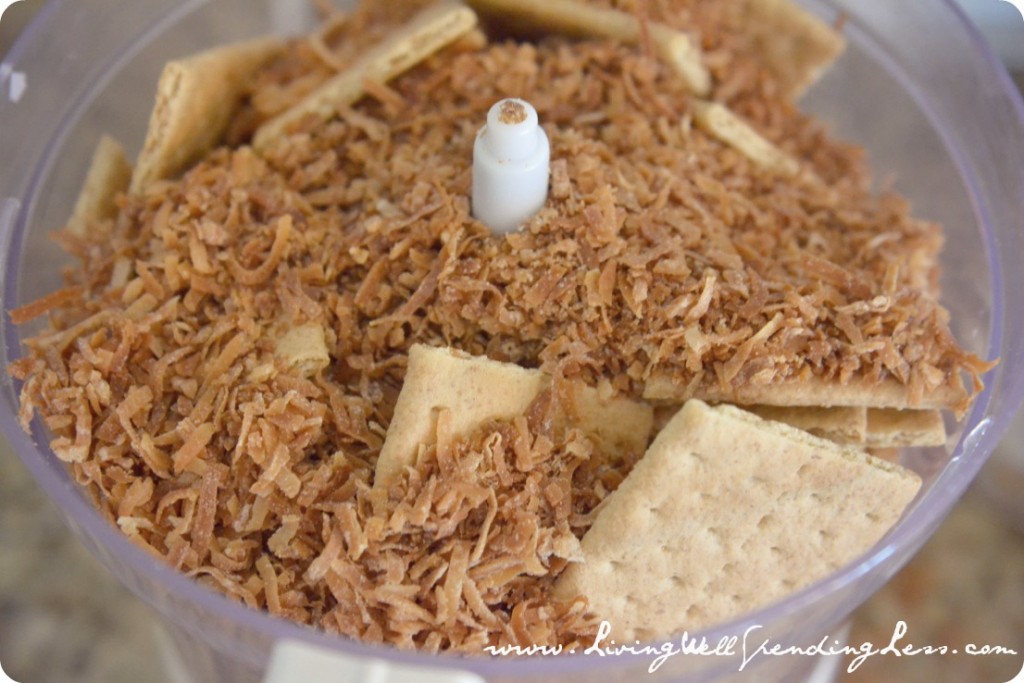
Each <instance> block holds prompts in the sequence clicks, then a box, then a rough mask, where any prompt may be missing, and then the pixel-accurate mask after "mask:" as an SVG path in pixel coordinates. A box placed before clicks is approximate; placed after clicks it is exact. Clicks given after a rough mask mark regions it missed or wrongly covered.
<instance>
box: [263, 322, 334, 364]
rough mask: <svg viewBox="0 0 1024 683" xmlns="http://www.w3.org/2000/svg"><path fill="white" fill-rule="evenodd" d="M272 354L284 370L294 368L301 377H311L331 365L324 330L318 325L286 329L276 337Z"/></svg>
mask: <svg viewBox="0 0 1024 683" xmlns="http://www.w3.org/2000/svg"><path fill="white" fill-rule="evenodd" d="M274 353H275V355H276V356H277V357H278V358H280V359H281V361H282V362H283V363H284V366H285V367H286V368H294V369H295V370H297V371H298V372H299V373H300V374H301V375H302V376H303V377H312V376H313V375H315V374H316V373H317V372H318V371H320V370H323V369H324V368H326V367H327V366H328V365H330V364H331V356H330V354H329V353H328V351H327V341H326V339H325V337H324V328H323V325H320V324H319V323H312V322H311V323H305V324H304V325H299V326H297V327H291V328H289V329H287V330H286V331H285V332H283V333H282V334H281V335H280V336H278V338H277V342H276V346H275V349H274Z"/></svg>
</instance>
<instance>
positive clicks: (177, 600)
mask: <svg viewBox="0 0 1024 683" xmlns="http://www.w3.org/2000/svg"><path fill="white" fill-rule="evenodd" d="M801 4H802V5H803V6H804V7H806V8H807V9H809V10H810V11H812V12H814V13H815V14H817V15H819V16H821V17H823V18H825V19H826V20H827V21H830V22H838V23H839V24H840V25H842V27H843V28H842V30H843V33H844V34H845V36H846V37H847V39H848V42H849V46H848V48H847V51H846V53H845V54H844V56H843V57H842V58H841V59H840V60H839V62H838V63H837V64H836V65H835V66H834V67H833V68H832V69H831V70H830V71H829V72H828V73H827V74H826V75H825V77H824V78H823V80H822V81H821V82H820V83H819V84H817V85H816V86H815V87H814V88H813V89H812V90H811V91H810V92H809V93H808V94H807V95H806V96H805V97H804V99H803V100H802V102H801V107H802V108H803V109H804V110H805V111H807V112H809V113H811V114H813V115H815V116H817V117H818V118H819V119H820V120H822V121H824V122H825V124H826V125H827V126H828V127H829V128H830V129H831V131H832V133H833V135H835V136H836V137H838V138H840V139H844V140H848V141H851V142H854V143H857V144H859V145H861V146H863V147H864V148H866V149H867V151H868V155H869V162H870V165H871V167H872V170H873V172H874V175H875V177H876V178H877V179H878V180H879V183H880V186H884V187H891V188H893V189H895V190H897V191H898V192H900V193H901V194H903V195H905V196H907V197H908V198H909V199H910V200H911V202H912V204H913V208H914V213H915V214H916V215H918V216H920V217H923V218H926V219H930V220H935V221H937V222H940V223H942V224H943V226H944V227H945V235H946V246H945V249H944V251H943V254H942V269H943V276H942V302H943V304H944V305H945V306H946V307H947V308H948V309H949V310H950V313H951V326H952V330H953V333H954V334H955V335H956V337H957V339H958V340H959V341H960V343H961V344H962V345H963V346H964V347H965V348H967V349H968V350H969V351H972V352H974V353H976V354H978V355H979V356H981V357H983V358H999V359H1000V362H999V365H998V366H997V367H996V368H995V369H994V370H993V371H992V372H990V373H989V374H988V375H987V376H986V387H985V389H984V391H983V392H982V393H981V394H979V396H978V397H977V399H976V401H975V402H974V405H973V407H972V408H971V410H970V412H969V413H968V414H967V415H966V416H965V417H964V419H963V420H962V421H960V422H959V423H956V422H953V421H952V420H951V419H950V420H949V421H948V423H947V428H948V432H949V440H948V442H947V445H946V446H945V447H944V448H932V449H914V450H908V451H906V453H905V455H904V461H903V462H904V464H906V465H907V466H909V467H911V468H912V469H914V470H915V471H917V472H918V473H919V474H920V475H921V477H922V479H923V481H924V485H923V488H922V491H921V493H920V494H919V495H918V497H917V499H916V500H915V502H914V503H912V504H911V506H910V508H909V509H908V510H907V512H906V514H905V515H904V517H903V519H902V520H901V521H900V522H899V523H898V524H897V525H896V527H894V528H893V529H892V531H891V532H890V533H889V534H888V535H887V536H886V537H885V538H884V539H883V540H882V541H881V542H880V543H879V544H878V545H877V546H875V547H874V548H873V549H872V550H871V551H870V552H869V553H867V554H866V555H864V556H863V557H861V558H860V559H858V560H857V561H855V562H854V563H852V564H850V565H848V566H846V567H844V568H843V569H842V570H841V571H839V572H837V573H835V574H833V575H831V576H829V577H827V578H825V579H823V580H821V581H818V582H816V583H814V584H812V585H810V586H808V587H807V588H805V589H803V590H801V591H799V592H797V593H795V594H793V595H790V596H789V597H787V598H785V599H784V600H782V601H780V602H777V603H775V604H771V605H768V606H766V607H765V608H763V609H760V610H758V611H756V612H754V613H750V614H746V615H743V616H742V617H740V618H738V619H735V620H733V621H731V622H729V623H725V624H720V625H718V626H716V627H714V628H711V629H708V630H707V631H705V632H702V633H693V634H687V635H688V638H689V640H690V641H700V640H701V639H705V640H706V642H707V643H709V644H710V646H709V647H710V649H714V647H715V645H717V644H718V643H720V642H722V641H723V639H726V640H728V639H730V638H733V637H737V638H738V639H739V640H738V641H737V644H736V646H735V647H733V648H722V649H719V650H718V651H716V652H715V653H713V654H703V655H701V654H692V653H689V654H688V653H685V652H684V653H681V654H678V655H676V656H671V657H668V658H667V659H665V661H664V662H663V663H662V664H661V666H659V667H657V669H656V670H655V671H653V672H651V671H649V670H650V669H651V668H652V666H651V665H652V662H653V660H654V659H655V657H656V655H652V654H651V652H650V651H642V652H639V653H635V654H629V653H624V654H619V655H610V654H605V655H604V656H601V655H599V654H597V653H590V654H582V653H578V654H575V655H568V656H557V657H554V656H551V657H548V656H536V657H521V658H516V657H500V656H495V657H484V656H481V657H458V656H454V655H445V654H440V655H427V654H420V653H415V652H404V651H397V650H393V649H388V648H383V647H376V646H371V645H366V644H362V643H357V642H354V641H351V640H346V639H343V638H340V637H337V636H332V635H328V634H325V633H321V632H318V631H315V630H312V629H310V628H307V627H302V626H299V625H296V624H293V623H290V622H286V621H283V620H280V619H277V618H274V617H272V616H270V615H269V614H266V613H262V612H257V611H254V610H251V609H249V608H246V607H244V606H242V605H240V604H238V603H236V602H233V601H231V600H230V599H228V598H226V597H224V596H222V595H220V594H215V593H213V592H211V591H210V590H208V589H206V588H204V587H202V586H200V585H199V584H197V583H194V582H193V581H192V580H190V579H189V578H188V577H186V576H184V575H182V574H179V573H177V572H175V571H174V570H172V569H171V568H170V567H169V566H167V565H165V564H163V563H162V562H161V561H160V560H158V559H156V558H154V557H151V556H150V555H147V554H146V553H144V552H143V551H142V550H140V549H139V548H138V547H136V546H135V545H133V544H132V543H131V542H130V541H129V540H128V539H127V538H125V537H124V536H123V535H122V534H121V532H120V531H119V530H118V529H117V528H115V527H114V526H113V525H111V524H109V523H108V522H107V521H105V520H104V519H102V518H101V517H100V515H99V514H98V513H97V512H96V511H95V510H94V508H93V506H92V504H91V502H90V501H89V500H88V499H87V498H86V496H85V495H84V494H83V492H82V491H81V490H80V489H79V488H78V487H77V485H76V484H75V483H74V481H72V479H71V478H70V477H69V476H68V474H67V472H66V470H65V468H64V465H63V464H62V463H61V462H60V461H59V460H58V459H57V458H56V457H55V456H54V455H53V454H52V453H51V452H50V450H49V449H48V447H47V443H48V440H49V439H48V437H47V435H46V433H45V431H44V430H43V428H42V427H41V426H40V425H39V424H35V425H34V426H33V432H32V434H25V433H24V432H22V431H21V429H20V427H19V425H18V420H17V414H18V400H17V395H18V386H17V385H16V383H15V382H13V381H12V380H11V379H10V378H9V377H8V376H7V375H6V373H4V374H3V376H2V379H0V428H2V429H3V432H4V435H5V436H6V437H7V439H8V440H9V441H10V443H11V446H12V448H13V449H14V451H15V452H16V453H17V454H18V455H19V456H20V458H21V459H22V460H23V462H24V463H25V465H26V466H27V467H28V469H29V470H30V471H31V472H32V474H33V475H34V476H35V478H36V480H37V481H38V482H39V484H40V485H41V487H42V488H43V489H44V491H45V492H46V493H47V495H48V496H49V497H50V498H51V499H52V500H53V501H54V502H55V504H56V505H57V506H58V507H59V508H60V510H61V512H62V513H63V515H64V517H65V519H66V521H67V523H68V525H69V526H70V528H71V529H72V530H73V532H74V533H75V535H76V536H77V537H78V538H79V539H80V540H81V542H82V543H83V544H84V545H86V546H87V547H88V549H89V550H90V551H91V552H92V553H93V554H94V555H95V556H96V557H97V558H98V559H99V560H100V562H101V563H102V564H103V565H104V566H105V567H106V568H107V569H108V570H109V571H110V572H111V573H112V574H114V575H115V576H116V577H117V578H118V579H119V580H120V581H122V582H123V583H124V584H125V585H127V586H128V587H129V588H130V589H131V590H132V591H133V592H134V593H135V594H136V595H138V596H139V597H140V598H141V599H142V600H144V601H145V602H147V603H148V604H149V605H150V606H151V607H152V608H153V609H154V611H155V613H156V614H158V615H159V617H160V618H159V627H160V629H161V631H162V632H163V633H164V634H165V636H166V638H165V639H164V642H165V649H166V651H167V655H168V662H169V666H170V669H169V671H170V673H171V675H172V676H173V677H175V678H177V679H179V680H181V681H183V682H184V681H196V682H205V681H225V682H227V683H234V682H238V683H257V682H259V681H262V680H270V681H273V683H280V682H282V681H287V680H296V681H298V680H303V681H317V680H325V681H326V680H338V681H341V680H357V681H360V680H365V681H369V680H373V681H399V680H412V679H411V678H410V676H412V677H414V678H419V679H420V680H424V681H426V680H431V681H433V680H444V681H480V680H486V681H495V682H498V681H502V682H504V681H508V682H511V681H604V680H650V681H686V682H693V683H695V682H698V681H732V680H757V681H773V680H779V681H783V680H784V681H805V680H806V681H810V680H813V681H815V683H817V682H818V681H828V680H830V679H831V678H832V677H833V676H834V673H835V672H836V671H837V670H838V669H839V668H841V667H842V666H843V664H844V662H843V660H844V658H843V657H841V656H835V655H827V656H812V655H811V654H797V653H796V650H791V652H792V653H791V654H788V655H772V654H769V653H762V654H758V655H754V656H749V655H750V654H751V652H749V651H748V652H747V653H744V652H743V649H742V647H741V645H740V643H741V642H742V640H743V637H744V635H745V634H746V635H747V636H748V637H749V640H748V641H747V643H746V645H747V648H748V650H749V649H750V648H754V647H756V646H757V645H760V644H761V643H762V642H763V641H766V640H767V641H769V642H770V643H771V644H778V645H779V646H780V647H781V648H783V649H785V648H800V649H802V650H804V651H806V652H808V653H810V652H812V650H813V648H812V646H813V645H815V644H819V643H821V642H825V643H826V644H827V645H831V644H832V643H835V648H839V647H841V646H842V644H843V643H844V635H843V633H844V624H845V622H846V620H847V618H848V617H849V615H850V613H851V612H852V611H853V610H854V609H855V608H856V607H857V606H858V605H860V604H861V603H862V602H864V601H865V600H866V599H867V598H868V597H870V596H871V595H872V594H873V593H874V592H875V591H877V590H878V589H879V588H880V587H881V586H882V585H883V584H884V583H885V582H886V581H888V580H889V579H890V578H891V577H892V576H893V575H894V574H895V573H896V571H897V570H898V569H899V568H900V567H902V566H903V564H905V563H906V562H907V561H908V560H909V558H910V557H911V556H912V555H913V554H914V553H915V552H916V551H917V550H918V549H919V548H920V546H921V545H922V544H923V543H924V542H925V541H926V540H927V538H928V537H929V536H930V535H931V534H932V533H933V532H934V530H935V529H936V528H937V527H938V525H939V524H940V523H941V521H942V520H943V519H944V517H945V516H946V514H947V513H948V512H949V511H950V509H951V508H952V506H953V505H954V504H955V503H956V501H957V500H958V499H959V497H960V496H961V495H962V494H963V493H964V491H965V489H966V488H967V486H968V485H969V484H970V482H971V481H972V480H973V479H974V478H975V476H976V475H977V474H978V471H979V470H980V468H981V466H982V465H983V464H984V462H985V460H986V459H987V458H988V456H989V455H990V454H991V452H992V451H993V449H994V448H995V447H996V444H997V443H998V442H999V440H1000V438H1001V436H1002V435H1003V433H1004V432H1005V431H1006V430H1007V428H1008V427H1009V425H1010V422H1011V419H1012V418H1013V416H1014V414H1015V413H1016V411H1017V408H1018V406H1019V404H1020V402H1021V399H1022V398H1024V307H1021V306H1019V305H1017V301H1016V296H1017V295H1018V293H1019V292H1021V291H1024V269H1022V268H1021V267H1020V265H1019V261H1020V257H1021V255H1022V254H1024V105H1022V103H1021V99H1020V96H1019V94H1018V93H1017V91H1016V89H1015V87H1014V85H1013V83H1012V82H1011V81H1010V79H1009V77H1008V75H1007V74H1006V71H1005V69H1004V68H1003V67H1002V66H1001V65H1000V64H999V62H998V60H997V59H996V58H995V56H994V55H993V54H992V52H991V51H990V49H989V48H988V47H987V46H986V44H985V42H984V41H983V39H982V38H981V36H980V34H979V33H978V32H977V30H976V29H975V28H973V26H972V25H971V24H970V23H969V22H968V21H967V20H966V18H965V16H964V15H963V14H962V12H961V10H960V9H959V8H958V7H957V5H955V4H954V3H953V2H952V1H951V0H945V1H943V2H937V1H936V0H904V1H903V2H900V3H894V2H892V1H891V0H806V1H805V2H801ZM314 20H315V12H314V11H313V6H312V3H311V2H309V3H307V2H304V1H302V0H296V1H292V0H265V1H264V0H259V1H257V0H217V1H216V2H212V1H204V0H187V1H181V0H147V2H137V3H125V2H119V1H118V0H88V1H86V2H83V1H82V0H51V2H49V3H48V4H47V5H46V6H45V8H44V9H43V10H42V12H41V13H40V14H39V16H38V17H37V18H36V20H35V22H34V23H33V24H32V25H31V27H30V28H29V29H28V30H27V31H26V32H25V33H24V34H23V36H22V37H21V39H20V40H19V41H18V43H17V44H16V45H15V47H14V48H13V49H12V50H11V52H10V53H9V55H8V59H7V61H5V62H4V63H3V64H2V65H0V131H2V132H0V158H2V159H4V164H3V165H2V167H0V258H2V264H3V265H2V280H3V282H2V290H0V304H2V307H3V309H4V310H5V311H7V310H10V309H13V308H15V307H17V306H19V305H21V304H24V303H25V302H28V301H32V300H34V299H36V298H38V297H39V296H41V295H43V294H46V293H47V292H50V291H52V290H53V289H55V288H57V287H58V286H59V285H60V282H61V281H60V266H62V265H64V264H67V263H69V258H68V257H67V256H66V255H64V254H63V253H62V252H61V251H60V250H59V248H58V247H57V246H56V245H55V244H54V243H52V242H51V241H50V240H49V239H48V238H47V233H48V232H49V231H51V230H54V229H57V228H59V227H61V226H62V225H63V224H64V222H65V221H66V219H67V217H68V215H69V213H70V210H71V207H72V204H73V202H74V198H75V196H76V194H77V192H78V189H79V187H80V184H81V181H82V177H83V175H84V172H85V169H86V167H87V165H88V159H89V157H90V155H91V152H92V150H93V148H94V147H95V144H96V142H97V140H98V139H99V136H100V135H101V134H103V133H111V134H113V135H115V136H116V137H117V138H118V139H119V140H120V141H122V142H123V143H124V144H125V146H126V148H127V149H128V150H130V151H132V152H134V151H137V150H138V149H139V147H140V146H141V142H142V139H143V136H144V134H145V128H146V125H147V122H148V117H149V112H150V108H151V107H152V100H153V94H154V91H155V84H156V80H157V77H158V75H159V72H160V70H161V68H162V66H163V65H164V64H165V63H166V62H167V61H168V60H170V59H174V58H177V57H181V56H184V55H188V54H191V53H194V52H197V51H200V50H202V49H204V48H208V47H211V46H214V45H219V44H223V43H227V42H231V41H235V40H240V39H244V38H248V37H252V36H257V35H263V34H266V33H278V34H292V33H296V32H301V31H304V30H308V29H309V28H311V27H312V25H313V22H314ZM467 163H468V161H467ZM37 325H38V324H37ZM37 330H38V326H33V325H26V326H21V327H17V326H14V325H12V324H11V322H10V320H9V318H8V317H7V316H6V315H4V316H3V318H2V319H0V340H2V341H0V363H2V364H3V365H4V366H5V367H6V365H7V364H8V363H9V362H11V361H12V360H14V359H16V358H18V357H19V356H20V355H21V350H20V348H21V347H20V345H21V340H22V339H24V338H26V337H28V336H30V335H31V334H32V333H33V332H35V331H37ZM826 637H827V638H826ZM823 639H824V640H823ZM674 642H675V643H676V644H677V645H678V644H679V639H678V638H677V639H676V640H675V641H674ZM852 645H853V646H858V645H859V644H857V643H853V644H852ZM884 645H885V644H884V643H882V644H879V646H884ZM662 646H663V644H661V643H657V644H650V648H651V649H657V648H659V647H662ZM268 666H270V667H271V669H270V670H269V671H268ZM317 676H323V677H321V678H317ZM328 676H333V677H330V678H329V677H328Z"/></svg>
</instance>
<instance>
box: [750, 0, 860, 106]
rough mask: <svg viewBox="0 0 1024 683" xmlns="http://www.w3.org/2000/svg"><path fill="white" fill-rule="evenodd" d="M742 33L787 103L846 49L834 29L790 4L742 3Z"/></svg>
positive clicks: (773, 0)
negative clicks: (787, 99) (776, 82)
mask: <svg viewBox="0 0 1024 683" xmlns="http://www.w3.org/2000/svg"><path fill="white" fill-rule="evenodd" d="M741 4H742V9H741V12H740V16H742V17H743V18H744V21H743V25H742V27H741V29H742V32H743V33H744V34H745V35H746V36H747V37H748V38H749V40H750V41H751V47H752V48H753V50H754V51H755V52H756V54H757V55H758V59H759V61H760V62H761V64H763V65H764V66H765V67H766V68H767V69H768V71H770V72H771V73H772V74H773V75H774V76H775V78H776V80H777V81H778V83H779V87H780V88H781V90H782V94H783V95H784V96H785V97H788V98H790V99H794V100H795V99H799V98H800V96H801V95H803V94H804V92H805V91H806V90H807V89H808V88H809V87H810V86H811V85H813V84H814V83H815V82H817V81H818V79H819V78H821V76H822V75H823V74H824V73H825V72H826V71H827V70H828V68H829V67H830V66H831V65H832V64H833V63H834V62H835V60H836V59H838V58H839V56H840V55H841V54H842V53H843V51H844V50H845V49H846V40H845V39H844V38H843V36H842V34H840V33H839V32H838V31H836V30H835V29H834V28H832V27H831V26H829V25H828V24H826V23H825V22H823V21H821V20H820V19H818V18H817V17H816V16H814V15H813V14H811V13H809V12H807V11H806V10H804V9H802V8H801V7H800V6H798V5H797V4H796V3H795V2H793V1H792V0H744V1H743V2H742V3H741Z"/></svg>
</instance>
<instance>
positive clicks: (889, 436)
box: [865, 408, 946, 448]
mask: <svg viewBox="0 0 1024 683" xmlns="http://www.w3.org/2000/svg"><path fill="white" fill-rule="evenodd" d="M867 427H868V430H867V437H866V439H865V443H866V444H867V445H868V446H871V447H872V448H901V447H904V446H945V445H946V425H945V422H944V421H943V419H942V413H941V412H940V411H938V410H878V409H874V408H872V409H869V410H868V411H867Z"/></svg>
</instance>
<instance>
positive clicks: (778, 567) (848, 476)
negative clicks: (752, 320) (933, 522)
mask: <svg viewBox="0 0 1024 683" xmlns="http://www.w3.org/2000/svg"><path fill="white" fill-rule="evenodd" d="M920 485H921V481H920V479H919V478H918V476H917V475H916V474H914V473H913V472H911V471H909V470H906V469H903V468H901V467H898V466H896V465H893V464H891V463H887V462H884V461H882V460H878V459H875V458H872V457H870V456H868V455H866V454H864V453H862V452H860V451H858V450H856V449H853V448H849V447H843V446H838V445H836V444H833V443H832V442H830V441H826V440H824V439H819V438H817V437H814V436H811V435H809V434H806V433H805V432H801V431H800V430H797V429H794V428H792V427H789V426H788V425H783V424H780V423H776V422H769V421H767V420H762V419H761V418H759V417H757V416H756V415H753V414H751V413H748V412H745V411H742V410H740V409H738V408H735V407H732V406H718V407H714V408H712V407H710V406H708V405H707V404H705V403H703V402H701V401H696V400H694V401H689V402H688V403H687V404H686V405H685V406H683V408H682V409H681V410H680V411H679V412H678V413H677V414H676V416H675V417H674V418H673V419H672V420H671V421H670V422H669V424H668V425H667V426H666V427H665V429H664V430H663V431H662V432H661V433H660V434H659V435H658V437H657V438H656V439H655V440H654V443H653V444H651V447H650V448H649V449H648V450H647V453H646V455H644V457H643V458H642V459H641V460H640V461H639V462H638V463H637V464H636V466H635V467H634V469H633V471H632V472H631V473H630V474H629V476H628V477H626V479H625V480H624V481H623V482H622V484H621V485H620V486H619V488H618V489H616V490H615V491H614V492H613V493H612V494H611V495H609V497H608V498H607V499H605V501H604V503H603V508H602V509H601V511H600V513H599V514H598V515H597V517H596V519H595V520H594V525H593V526H592V527H591V528H590V530H589V531H588V532H587V533H586V535H584V537H583V540H582V546H583V554H584V557H585V560H584V562H582V563H578V564H570V565H569V567H568V568H567V569H566V570H565V572H564V573H563V574H562V575H561V577H559V579H558V581H557V583H556V584H555V590H554V594H555V596H556V597H557V598H560V599H571V598H574V597H575V596H579V595H582V596H584V597H586V599H587V600H588V602H589V606H590V609H591V610H593V612H594V613H595V614H596V615H597V616H598V617H599V618H601V619H606V620H608V621H609V623H610V624H611V628H612V632H611V637H613V638H614V639H615V640H617V641H619V642H632V641H633V640H634V639H636V640H651V639H655V638H665V637H669V636H671V635H672V634H674V633H678V632H680V631H683V630H689V631H691V632H692V631H694V630H697V629H701V628H705V627H708V626H711V625H714V624H717V623H720V622H722V621H725V620H727V619H729V618H731V617H735V616H737V615H739V614H743V613H746V612H749V611H751V610H754V609H757V608H759V607H762V606H764V605H767V604H769V603H771V602H774V601H776V600H778V599H780V598H782V597H783V596H785V595H787V594H789V593H792V592H793V591H796V590H799V589H801V588H803V587H804V586H807V585H809V584H811V583H813V582H814V581H817V580H818V579H821V578H823V577H825V576H826V575H828V574H829V573H831V572H833V571H836V570H837V569H839V568H840V567H842V566H843V565H844V564H846V563H848V562H850V561H852V560H854V559H855V558H857V557H859V556H860V555H862V554H863V553H864V552H866V551H867V550H868V549H869V548H871V547H872V546H873V545H874V544H875V543H877V542H878V540H879V539H880V538H881V537H882V536H883V535H885V533H886V532H887V531H888V530H889V529H890V527H892V525H893V524H895V523H896V521H897V520H898V519H899V518H900V515H902V513H903V510H904V509H905V508H906V506H907V505H908V504H909V503H910V502H911V501H912V500H913V498H914V496H915V495H916V494H917V491H918V489H919V487H920Z"/></svg>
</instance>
